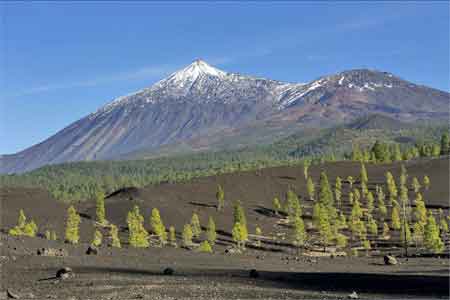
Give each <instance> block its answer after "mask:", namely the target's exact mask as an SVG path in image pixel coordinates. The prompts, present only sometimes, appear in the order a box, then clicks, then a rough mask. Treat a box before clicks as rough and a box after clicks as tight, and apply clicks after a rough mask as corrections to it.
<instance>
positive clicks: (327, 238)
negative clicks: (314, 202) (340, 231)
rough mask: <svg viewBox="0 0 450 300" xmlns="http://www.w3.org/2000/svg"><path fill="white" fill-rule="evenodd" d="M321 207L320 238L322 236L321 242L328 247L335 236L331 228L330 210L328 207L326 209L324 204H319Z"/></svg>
mask: <svg viewBox="0 0 450 300" xmlns="http://www.w3.org/2000/svg"><path fill="white" fill-rule="evenodd" d="M319 205H320V210H319V228H318V229H319V236H320V241H321V242H322V244H323V245H324V247H326V246H327V245H329V244H330V243H331V242H332V241H333V240H334V236H333V231H332V228H331V223H330V219H329V214H328V209H327V207H325V206H324V205H322V204H319Z"/></svg>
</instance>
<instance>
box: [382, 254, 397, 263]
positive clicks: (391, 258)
mask: <svg viewBox="0 0 450 300" xmlns="http://www.w3.org/2000/svg"><path fill="white" fill-rule="evenodd" d="M384 264H385V265H388V266H394V265H396V264H398V261H397V259H396V258H395V257H394V256H392V255H390V254H388V255H385V256H384Z"/></svg>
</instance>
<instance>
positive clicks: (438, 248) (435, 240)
mask: <svg viewBox="0 0 450 300" xmlns="http://www.w3.org/2000/svg"><path fill="white" fill-rule="evenodd" d="M424 245H425V247H426V248H427V249H428V250H430V251H433V252H436V253H441V252H442V251H444V248H445V247H444V243H443V242H442V240H441V237H440V236H439V228H438V226H437V225H436V220H435V219H434V217H433V214H432V213H431V211H430V212H429V213H428V220H427V224H426V225H425V235H424Z"/></svg>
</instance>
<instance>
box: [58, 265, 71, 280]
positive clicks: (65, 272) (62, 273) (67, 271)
mask: <svg viewBox="0 0 450 300" xmlns="http://www.w3.org/2000/svg"><path fill="white" fill-rule="evenodd" d="M73 276H74V273H73V271H72V269H71V268H69V267H64V268H61V269H59V270H58V271H56V278H59V279H62V280H65V279H69V278H71V277H73Z"/></svg>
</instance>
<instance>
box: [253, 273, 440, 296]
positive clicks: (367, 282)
mask: <svg viewBox="0 0 450 300" xmlns="http://www.w3.org/2000/svg"><path fill="white" fill-rule="evenodd" d="M260 277H261V278H262V279H264V280H270V281H274V282H280V283H284V284H287V285H289V286H291V287H293V288H297V289H306V290H316V291H324V290H326V291H338V292H339V291H345V292H350V291H357V292H358V293H374V294H395V295H401V294H403V295H435V296H448V295H449V288H448V280H449V277H448V276H439V275H394V274H392V275H391V274H368V273H331V272H320V273H319V272H317V273H306V272H305V273H294V272H261V276H260Z"/></svg>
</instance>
